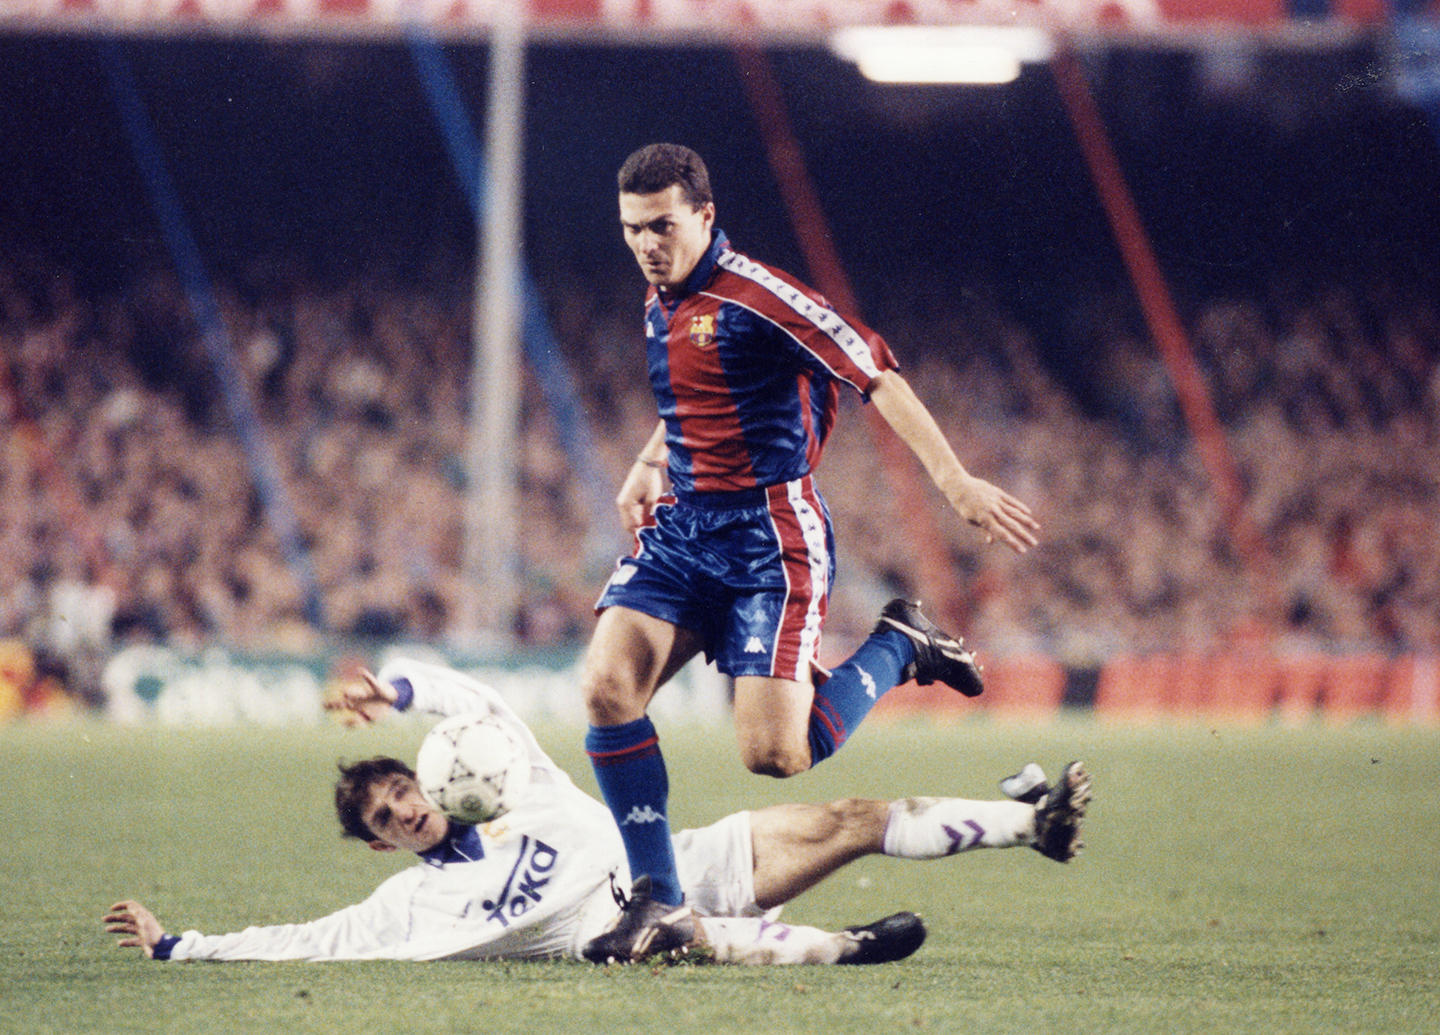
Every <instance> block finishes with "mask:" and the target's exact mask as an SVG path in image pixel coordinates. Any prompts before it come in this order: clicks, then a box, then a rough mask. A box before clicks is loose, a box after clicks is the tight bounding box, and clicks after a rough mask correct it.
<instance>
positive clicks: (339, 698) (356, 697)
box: [325, 669, 399, 726]
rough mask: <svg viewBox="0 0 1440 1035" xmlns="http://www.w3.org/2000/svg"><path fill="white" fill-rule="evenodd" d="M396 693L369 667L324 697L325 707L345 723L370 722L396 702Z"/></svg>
mask: <svg viewBox="0 0 1440 1035" xmlns="http://www.w3.org/2000/svg"><path fill="white" fill-rule="evenodd" d="M398 696H399V695H398V694H397V693H396V691H395V688H394V687H393V686H391V685H390V684H389V683H382V682H381V681H380V680H379V679H377V678H375V674H374V673H372V672H371V671H370V670H369V669H361V670H360V678H359V679H353V680H351V681H350V682H348V683H346V684H345V685H344V686H342V687H341V688H340V689H339V690H338V691H336V692H335V693H333V694H331V695H330V696H328V697H326V699H325V708H326V709H327V710H328V711H332V712H335V714H336V716H337V717H338V718H339V719H340V721H341V722H342V723H344V724H345V725H346V726H369V725H370V724H371V723H373V722H375V720H376V719H379V718H380V717H381V716H383V715H384V714H385V713H386V712H388V711H390V709H391V708H393V707H394V706H395V701H396V698H397V697H398Z"/></svg>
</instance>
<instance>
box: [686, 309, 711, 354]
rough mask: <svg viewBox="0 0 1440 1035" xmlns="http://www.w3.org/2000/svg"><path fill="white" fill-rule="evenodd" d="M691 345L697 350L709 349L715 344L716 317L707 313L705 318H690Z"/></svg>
mask: <svg viewBox="0 0 1440 1035" xmlns="http://www.w3.org/2000/svg"><path fill="white" fill-rule="evenodd" d="M690 344H691V345H694V346H695V347H696V348H697V349H708V348H709V347H710V346H711V345H714V344H715V317H714V315H713V314H710V313H707V314H706V315H704V316H692V317H691V318H690Z"/></svg>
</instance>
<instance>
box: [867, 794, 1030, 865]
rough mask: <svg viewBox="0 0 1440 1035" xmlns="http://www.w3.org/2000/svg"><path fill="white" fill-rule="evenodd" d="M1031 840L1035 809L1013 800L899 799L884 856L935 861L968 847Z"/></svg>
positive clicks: (1008, 845) (1007, 845)
mask: <svg viewBox="0 0 1440 1035" xmlns="http://www.w3.org/2000/svg"><path fill="white" fill-rule="evenodd" d="M1034 835H1035V808H1034V806H1032V805H1026V804H1024V803H1022V802H1018V801H970V800H968V799H966V798H902V799H900V800H899V801H897V802H894V803H892V804H891V806H890V819H889V821H888V823H887V824H886V826H885V842H884V849H883V850H884V852H885V854H886V855H893V856H896V857H898V858H901V859H939V858H941V857H943V856H946V855H955V854H956V853H957V852H967V851H969V850H970V849H972V848H1011V847H1014V846H1015V845H1023V844H1029V843H1030V839H1031V838H1032V837H1034Z"/></svg>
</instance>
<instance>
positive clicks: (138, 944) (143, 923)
mask: <svg viewBox="0 0 1440 1035" xmlns="http://www.w3.org/2000/svg"><path fill="white" fill-rule="evenodd" d="M105 930H107V931H109V932H110V933H111V934H123V935H125V937H124V938H121V939H120V943H119V944H120V945H121V946H122V947H126V948H138V949H144V950H145V955H146V956H148V957H150V958H151V959H154V958H155V946H156V944H158V943H159V941H160V939H161V938H163V937H165V928H163V927H161V926H160V921H159V920H156V919H155V914H154V913H152V912H150V910H148V909H146V908H145V907H144V906H142V905H141V904H140V903H139V902H136V901H134V900H132V899H128V898H127V899H125V900H124V901H123V902H116V903H115V904H114V905H113V906H111V907H110V912H108V913H106V914H105Z"/></svg>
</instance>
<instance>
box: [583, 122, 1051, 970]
mask: <svg viewBox="0 0 1440 1035" xmlns="http://www.w3.org/2000/svg"><path fill="white" fill-rule="evenodd" d="M619 188H620V225H621V228H622V229H623V231H624V236H625V243H626V244H627V245H628V246H629V247H630V250H631V252H632V253H633V254H634V256H635V259H636V262H638V263H639V265H640V269H641V272H642V273H644V275H645V279H646V280H647V281H648V282H649V284H650V289H649V292H648V294H647V296H646V301H645V343H646V358H647V364H648V370H649V376H650V385H651V388H652V389H653V390H654V393H655V398H656V401H657V403H658V406H659V412H660V420H659V423H658V424H657V425H656V427H655V431H654V433H653V434H652V435H651V437H650V440H649V441H648V442H647V443H646V445H645V447H644V448H643V449H641V451H640V453H639V456H638V458H637V460H636V462H635V464H634V466H633V467H632V468H631V470H630V472H629V474H628V475H627V476H626V479H625V482H624V484H623V485H622V486H621V489H620V493H619V495H618V497H617V499H616V504H617V505H618V507H619V508H620V512H621V518H622V520H623V522H624V524H625V526H626V528H627V529H629V530H630V531H633V532H634V533H635V535H636V547H635V552H634V554H633V556H631V557H627V558H624V559H623V560H622V561H621V562H620V563H619V564H618V565H617V566H616V570H615V573H614V575H613V576H612V577H611V579H610V581H609V583H608V584H607V585H606V587H605V590H604V592H603V593H602V595H601V597H600V600H599V602H598V604H597V605H596V607H597V611H599V614H600V617H599V621H598V623H597V626H596V629H595V634H594V637H593V639H592V640H591V642H590V647H589V650H588V651H587V653H586V658H585V663H584V667H583V672H582V677H581V683H582V691H583V693H584V695H585V701H586V708H587V711H588V717H589V721H590V729H589V732H588V734H587V736H586V742H585V747H586V751H587V753H588V754H589V756H590V759H591V762H592V764H593V766H594V769H595V775H596V779H597V781H598V782H599V785H600V790H601V793H602V795H603V796H604V798H605V803H606V804H607V805H608V806H609V808H610V810H611V812H612V813H613V814H614V816H615V821H616V822H617V823H618V824H619V825H620V832H621V835H622V837H623V838H624V841H625V848H626V853H627V856H628V858H629V863H630V872H631V875H632V876H634V877H635V878H637V880H639V879H640V878H642V877H643V878H647V879H648V883H649V888H650V892H649V894H648V895H642V896H632V898H631V900H630V906H629V907H627V908H626V909H625V910H623V911H622V912H621V915H620V917H619V919H618V920H617V921H616V924H615V926H614V927H613V928H612V929H611V930H610V931H608V932H607V933H605V934H603V935H601V936H600V937H598V938H596V939H594V940H593V941H592V942H591V943H590V944H589V946H587V948H586V950H585V953H586V956H587V958H590V959H594V960H597V961H604V960H607V959H616V960H620V961H626V960H630V959H633V958H636V957H638V956H640V955H643V954H645V953H651V952H657V951H663V950H665V949H667V948H670V947H671V946H668V945H662V944H657V939H662V940H663V939H664V938H674V939H679V938H682V937H683V936H684V934H685V932H686V926H685V925H686V920H685V906H684V904H683V896H682V893H681V891H680V885H679V880H678V878H677V877H676V875H675V863H674V859H673V855H672V852H671V842H670V829H669V823H668V821H667V819H666V809H667V807H668V778H667V775H666V770H665V762H664V758H663V757H662V756H661V753H660V748H659V741H658V738H657V736H656V732H655V727H654V726H653V725H652V724H651V722H650V719H649V718H648V717H647V715H646V709H647V707H648V705H649V702H650V700H651V698H652V697H654V695H655V693H656V691H657V690H658V689H659V688H660V687H661V686H662V685H664V683H665V682H666V681H667V680H668V679H669V678H670V677H671V676H672V675H674V674H675V672H676V671H678V670H679V668H680V667H681V666H682V665H684V664H685V663H686V662H687V661H689V660H690V659H691V658H692V657H694V656H695V655H696V654H697V653H700V652H702V651H703V652H704V653H705V655H706V656H707V657H708V658H709V659H711V660H712V661H714V662H715V664H716V666H717V667H718V668H719V669H720V671H721V672H724V673H726V674H727V675H729V676H731V677H732V678H733V679H734V685H735V704H734V712H735V725H736V732H737V737H738V739H739V742H740V750H741V754H742V757H743V758H744V761H745V764H746V766H747V767H748V768H750V769H751V770H752V771H754V772H757V773H764V774H768V775H771V776H791V775H793V774H795V773H799V772H802V771H804V770H805V769H808V768H810V767H811V766H813V765H816V764H817V763H819V762H820V761H822V760H823V759H825V758H826V757H828V756H829V755H830V754H832V753H833V752H834V751H835V750H836V749H837V748H839V747H840V745H841V744H843V743H844V741H845V739H846V738H847V737H848V736H849V735H850V734H851V733H852V732H853V731H854V729H855V727H856V726H857V725H858V724H859V723H860V721H861V720H862V719H863V718H864V717H865V716H866V714H867V713H868V712H869V710H870V708H871V707H872V706H873V705H874V704H875V702H876V700H878V699H879V697H880V696H881V695H882V694H884V693H885V691H887V690H889V689H890V688H891V687H894V686H896V685H898V684H900V683H903V682H905V681H907V680H910V679H914V680H916V681H917V682H920V683H932V682H936V681H939V682H943V683H946V684H948V685H950V686H952V687H954V688H955V689H956V690H959V691H961V692H963V693H965V694H968V695H972V696H973V695H975V694H978V693H980V690H981V684H980V676H979V671H978V669H977V668H976V666H975V663H974V658H973V655H971V654H970V652H968V651H967V650H965V649H964V647H963V646H962V644H961V643H960V641H959V640H958V639H956V638H955V637H952V636H950V635H948V634H946V633H944V632H942V631H941V630H940V629H938V628H937V627H935V625H934V624H933V623H931V622H930V621H929V620H928V619H927V618H926V617H925V616H924V615H923V614H922V613H921V612H920V610H919V607H918V605H916V604H913V603H910V602H908V601H905V600H894V601H891V602H890V603H889V604H887V605H886V607H885V609H884V610H883V611H882V612H881V617H880V621H879V623H878V624H877V625H876V627H875V631H874V632H873V633H872V634H871V636H870V637H869V639H867V640H866V641H865V643H863V644H862V645H861V646H860V648H859V650H857V651H856V653H855V654H854V655H853V656H851V657H850V658H849V659H848V660H847V661H846V662H845V663H844V664H842V665H840V666H839V667H838V668H836V669H835V671H834V672H832V673H830V674H829V675H828V677H825V676H823V674H819V673H818V670H817V668H816V653H817V650H818V646H819V641H820V628H821V623H822V622H823V620H824V617H825V608H826V602H827V600H828V595H829V590H830V583H831V579H832V577H833V575H834V569H835V561H834V544H833V533H832V529H831V523H830V516H829V513H828V512H827V511H826V508H825V502H824V500H823V499H822V498H821V496H820V494H819V492H818V491H817V489H816V488H815V485H814V482H813V480H812V477H813V472H814V470H815V468H816V466H817V465H818V464H819V462H820V455H821V452H822V450H823V449H824V446H825V440H826V437H827V436H828V435H829V433H830V431H831V428H832V426H833V425H834V421H835V415H836V408H837V404H838V400H839V393H840V389H841V386H842V385H843V386H848V387H850V388H851V389H853V390H855V391H856V392H858V393H860V395H861V396H862V397H863V398H864V399H866V400H867V401H869V402H871V403H873V404H874V405H875V406H876V407H877V408H878V410H879V412H880V414H881V416H883V417H884V418H885V420H886V422H887V423H888V424H889V425H890V426H891V427H892V428H893V429H894V430H895V431H896V433H897V434H899V436H900V438H901V439H902V440H903V441H904V442H905V443H906V444H907V445H908V446H909V447H910V448H911V449H912V450H913V451H914V452H915V454H916V455H917V456H918V457H919V459H920V461H921V462H922V464H923V465H924V466H925V469H926V471H927V472H928V473H929V474H930V477H931V478H932V479H933V480H934V482H935V484H936V485H937V486H938V487H939V488H940V490H941V492H943V493H944V495H945V498H946V499H947V500H948V501H949V502H950V504H951V506H953V507H954V508H955V510H956V511H957V512H958V513H959V514H960V516H961V517H962V518H964V519H965V520H966V521H967V522H969V523H970V524H972V525H975V526H977V527H978V528H979V529H980V530H981V531H982V532H983V534H984V535H985V536H986V537H987V540H989V541H991V542H995V541H997V540H998V541H999V542H1001V543H1004V544H1005V545H1007V546H1009V547H1010V548H1012V549H1014V550H1015V551H1017V552H1019V553H1024V552H1025V551H1026V550H1027V549H1028V548H1029V547H1031V546H1033V545H1035V543H1036V541H1037V540H1036V538H1035V533H1036V532H1037V531H1038V530H1039V525H1038V523H1037V522H1036V521H1035V518H1034V517H1033V515H1032V514H1031V512H1030V509H1029V508H1028V507H1027V506H1026V505H1025V504H1024V503H1022V502H1020V501H1019V500H1018V499H1016V498H1014V497H1013V496H1011V495H1009V494H1008V493H1006V492H1004V491H1002V490H1001V489H999V488H997V487H996V486H994V485H992V484H990V483H989V482H987V481H985V480H983V479H981V478H977V477H975V476H973V475H971V474H969V473H968V472H967V471H966V470H965V468H964V467H963V466H962V465H961V463H960V461H959V460H958V459H957V458H956V456H955V453H954V451H953V450H952V449H951V447H950V445H949V443H948V442H947V441H946V440H945V437H944V435H943V434H942V432H941V431H940V429H939V427H938V426H937V424H936V423H935V420H934V418H933V417H932V416H931V415H930V413H929V411H928V410H927V409H926V408H925V406H924V404H923V403H921V402H920V400H919V399H918V398H916V396H915V394H914V392H913V391H912V390H911V389H910V386H909V385H908V384H907V383H906V381H905V379H904V378H903V377H902V376H901V375H900V373H899V372H898V370H897V364H896V361H895V357H894V356H893V355H892V354H891V352H890V349H889V347H888V346H887V345H886V344H885V341H884V340H883V339H882V338H881V337H880V336H879V335H878V334H876V333H875V332H874V331H872V330H870V329H869V328H868V327H866V326H865V325H864V324H862V323H860V322H859V321H858V320H856V319H854V318H851V317H848V316H843V315H841V314H839V313H837V312H836V311H835V310H834V309H833V308H832V307H831V306H830V305H829V303H827V302H826V301H825V299H824V298H823V297H821V296H820V295H819V294H818V293H816V292H815V291H813V290H811V289H810V288H808V287H806V286H805V285H803V284H801V283H800V282H799V281H797V280H796V279H795V278H793V277H791V276H790V275H788V274H786V273H782V272H780V271H779V270H776V269H773V268H771V267H769V266H765V265H764V264H762V263H759V262H756V261H755V260H753V259H750V258H747V257H746V256H744V255H742V254H740V253H739V252H737V251H735V250H734V249H732V248H731V247H730V243H729V241H728V240H727V239H726V237H725V234H724V233H722V232H721V231H720V230H719V229H718V228H717V227H716V226H715V202H714V199H713V197H712V195H711V190H710V180H709V174H708V172H707V170H706V168H705V164H704V162H703V161H702V160H701V158H700V156H699V155H697V154H696V153H695V152H694V151H691V150H690V149H689V148H685V147H681V146H679V145H675V144H651V145H649V146H647V147H644V148H641V149H640V150H639V151H636V152H635V153H634V154H632V155H631V156H630V157H629V158H628V159H627V160H626V161H625V164H624V165H623V166H622V167H621V169H620V173H619ZM667 476H668V478H669V482H670V487H671V492H670V493H668V494H667V493H666V492H665V484H664V481H665V477H667ZM817 675H818V676H819V678H817ZM821 679H823V682H822V681H821Z"/></svg>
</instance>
